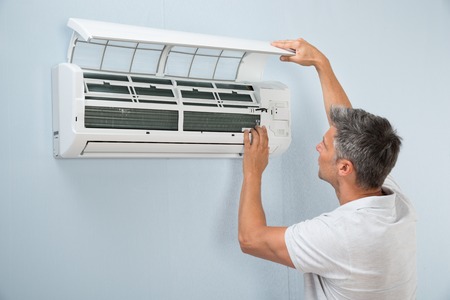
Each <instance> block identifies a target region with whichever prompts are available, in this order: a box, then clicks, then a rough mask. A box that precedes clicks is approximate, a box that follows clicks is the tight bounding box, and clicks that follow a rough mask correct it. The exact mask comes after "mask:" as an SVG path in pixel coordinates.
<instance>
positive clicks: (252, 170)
mask: <svg viewBox="0 0 450 300" xmlns="http://www.w3.org/2000/svg"><path fill="white" fill-rule="evenodd" d="M250 133H251V134H252V138H251V140H250ZM250 133H249V131H248V130H246V131H245V132H244V159H243V160H244V161H243V168H244V177H249V176H256V177H258V178H260V177H261V176H262V173H263V172H264V170H265V168H266V166H267V164H268V163H269V138H268V136H267V129H266V127H264V126H263V127H259V126H257V127H256V128H255V129H252V130H251V131H250Z"/></svg>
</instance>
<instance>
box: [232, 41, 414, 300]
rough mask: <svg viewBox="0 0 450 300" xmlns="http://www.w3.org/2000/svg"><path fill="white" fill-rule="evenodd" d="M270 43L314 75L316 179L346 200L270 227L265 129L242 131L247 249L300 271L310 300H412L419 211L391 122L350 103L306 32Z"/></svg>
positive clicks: (242, 227)
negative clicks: (318, 96) (318, 121)
mask: <svg viewBox="0 0 450 300" xmlns="http://www.w3.org/2000/svg"><path fill="white" fill-rule="evenodd" d="M273 45H274V46H276V47H279V48H283V49H290V50H295V55H294V56H282V57H281V60H282V61H290V62H294V63H297V64H300V65H302V66H314V67H315V68H316V70H317V72H318V75H319V79H320V83H321V87H322V92H323V100H324V105H325V111H326V113H327V118H328V122H329V125H330V128H329V130H328V131H327V132H326V133H325V135H324V136H323V140H322V141H321V142H320V143H319V144H318V145H317V147H316V149H317V151H318V152H319V177H320V178H321V179H322V180H325V181H327V182H328V183H330V184H331V185H332V186H333V188H334V189H335V191H336V196H337V198H338V200H339V203H340V206H339V207H338V208H337V209H335V210H334V211H332V212H330V213H325V214H322V215H320V216H318V217H316V218H314V219H312V220H307V221H304V222H300V223H298V224H295V225H293V226H290V227H269V226H267V224H266V220H265V215H264V210H263V207H262V204H261V179H262V174H263V172H264V169H265V167H266V166H267V164H268V157H269V151H268V136H267V129H266V128H264V127H256V128H255V129H252V130H251V131H250V132H248V131H246V132H245V133H244V148H245V152H244V158H243V173H244V179H243V184H242V191H241V200H240V205H239V242H240V245H241V249H242V251H243V252H245V253H247V254H251V255H254V256H257V257H260V258H264V259H267V260H271V261H274V262H277V263H280V264H283V265H286V266H289V267H292V268H296V269H298V270H299V271H302V272H303V273H304V280H305V298H306V299H365V300H367V299H396V300H398V299H415V295H416V257H415V256H416V237H415V223H416V217H415V212H414V209H413V207H412V205H411V203H410V202H409V201H408V200H407V199H406V197H405V196H404V195H403V194H402V193H401V191H400V190H399V188H398V186H397V185H396V184H395V183H394V182H393V180H392V178H391V177H390V176H389V173H390V171H391V170H392V168H393V167H394V165H395V163H396V160H397V156H398V153H399V150H400V145H401V140H400V138H399V137H398V136H397V134H396V132H395V130H394V129H393V128H392V127H391V125H390V124H389V122H388V121H387V120H386V119H384V118H381V117H377V116H374V115H372V114H369V113H367V112H365V111H363V110H360V109H353V108H352V106H351V103H350V101H349V99H348V98H347V95H346V94H345V92H344V90H343V88H342V87H341V85H340V84H339V82H338V80H337V78H336V77H335V75H334V72H333V70H332V68H331V65H330V63H329V61H328V59H327V58H326V57H325V56H324V55H323V54H322V53H321V52H320V51H319V50H318V49H317V48H315V47H314V46H312V45H311V44H309V43H308V42H306V41H305V40H303V39H298V40H289V41H278V42H274V43H273ZM250 133H251V139H250Z"/></svg>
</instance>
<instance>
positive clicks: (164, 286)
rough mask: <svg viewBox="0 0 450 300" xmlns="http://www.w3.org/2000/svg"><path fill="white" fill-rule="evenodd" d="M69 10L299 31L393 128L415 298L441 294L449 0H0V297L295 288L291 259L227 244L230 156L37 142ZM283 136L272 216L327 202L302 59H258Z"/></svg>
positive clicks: (315, 101) (271, 174) (299, 215)
mask: <svg viewBox="0 0 450 300" xmlns="http://www.w3.org/2000/svg"><path fill="white" fill-rule="evenodd" d="M69 17H78V18H88V19H97V20H103V21H112V22H118V23H125V24H134V25H142V26H149V27H158V28H166V29H174V30H184V31H191V32H199V33H208V34H217V35H228V36H233V37H242V38H251V39H260V40H268V41H270V40H274V39H281V38H296V37H298V36H303V37H304V38H306V39H307V40H309V41H310V42H312V43H314V44H315V45H317V46H318V47H319V48H320V49H322V50H323V52H325V53H326V54H327V55H328V57H329V58H330V60H331V61H332V63H333V66H334V69H335V71H336V73H337V75H338V77H339V78H340V80H341V83H342V84H343V85H344V87H345V89H346V90H347V92H348V94H349V96H350V98H351V99H352V101H353V103H354V105H355V106H357V107H362V108H365V109H367V110H369V111H371V112H374V113H377V114H381V115H383V116H386V117H388V118H389V119H390V120H391V121H392V123H393V124H394V125H395V126H396V127H397V128H398V131H399V133H400V134H401V135H402V136H403V138H404V147H403V150H402V153H401V156H400V160H399V162H398V166H397V167H396V169H395V171H394V175H395V176H396V178H397V180H398V182H399V183H400V184H401V185H402V186H403V188H404V190H405V192H406V193H407V194H409V195H410V197H411V199H412V201H413V203H414V204H415V206H416V208H417V210H418V214H419V218H420V220H419V223H418V266H419V291H418V296H419V297H418V298H419V299H448V298H450V280H449V279H448V278H449V277H448V271H449V270H450V239H449V238H448V230H449V229H450V218H449V217H448V214H449V211H450V190H449V189H448V185H449V183H450V134H449V129H450V117H449V112H450V1H449V0H429V1H419V0H415V1H406V0H401V1H390V0H382V1H357V0H352V1H324V0H319V1H312V0H303V1H299V0H296V1H293V0H284V1H269V0H266V1H261V0H259V1H256V0H251V1H235V0H228V1H224V0H223V1H214V0H213V1H204V0H194V1H174V0H161V1H152V0H146V1H144V0H128V1H111V0H108V1H106V0H101V1H87V0H78V1H61V0H48V1H34V0H33V1H24V0H0V41H1V46H0V74H1V77H0V91H1V97H0V99H1V101H2V104H1V106H2V108H1V117H0V125H1V126H0V135H1V137H2V143H1V145H2V146H1V147H0V164H1V175H0V198H1V200H0V299H8V300H9V299H299V298H301V294H302V289H303V287H302V281H301V280H302V279H301V276H300V275H298V274H297V273H296V272H295V271H288V270H287V268H285V267H282V266H278V265H275V264H272V263H270V262H265V261H262V260H258V259H255V258H251V257H249V256H246V255H244V254H242V253H241V252H240V250H239V245H238V243H237V239H236V235H237V234H236V231H237V207H238V198H239V190H240V182H241V178H242V177H241V162H240V160H231V159H201V160H195V159H103V160H102V159H98V160H97V159H90V160H81V159H80V160H76V159H75V160H55V159H54V158H53V157H52V133H51V131H52V129H51V123H52V120H51V93H50V92H51V85H50V68H51V67H52V66H53V65H55V64H57V63H60V62H63V61H65V57H66V51H67V47H68V42H69V38H70V34H71V31H70V30H69V29H68V28H67V27H66V26H65V24H66V22H67V20H68V18H69ZM265 79H268V80H278V81H281V82H284V83H286V84H288V85H289V86H290V87H291V90H292V108H293V125H294V129H293V143H292V146H291V148H290V149H289V150H288V152H287V153H286V154H285V155H283V156H282V157H280V158H275V159H273V160H271V162H270V165H269V167H268V169H267V172H266V173H265V177H264V187H263V193H264V204H265V207H266V214H267V218H268V221H269V223H270V224H272V225H290V224H292V223H294V222H298V221H300V220H303V219H305V218H310V217H314V216H315V215H317V214H319V213H322V212H324V211H328V210H331V209H333V208H334V207H336V206H337V201H336V200H335V196H334V194H333V191H332V190H331V188H330V187H329V186H327V184H325V183H323V182H321V181H319V180H318V179H317V176H316V174H317V154H316V152H315V149H314V146H315V145H316V143H317V142H318V141H319V140H320V139H321V137H322V134H323V132H324V131H325V130H326V123H325V114H324V112H323V109H322V102H321V93H320V85H319V82H318V79H317V76H316V74H315V72H314V70H313V69H310V68H300V67H297V66H294V65H287V64H282V63H280V62H279V61H278V60H277V59H276V58H272V59H271V60H270V61H269V62H268V64H267V68H266V72H265Z"/></svg>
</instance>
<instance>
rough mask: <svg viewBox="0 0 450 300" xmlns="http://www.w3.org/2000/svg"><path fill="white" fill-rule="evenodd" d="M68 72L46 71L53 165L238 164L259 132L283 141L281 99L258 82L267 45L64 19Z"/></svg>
mask: <svg viewBox="0 0 450 300" xmlns="http://www.w3.org/2000/svg"><path fill="white" fill-rule="evenodd" d="M68 26H69V27H70V28H71V29H73V31H74V32H73V35H72V39H71V41H70V46H69V51H68V62H67V63H61V64H59V65H57V66H55V67H54V68H53V69H52V93H53V95H52V97H53V139H54V156H55V157H57V158H75V157H239V156H241V155H242V153H243V130H244V129H247V128H252V127H255V126H256V125H261V126H262V125H264V126H266V127H267V129H268V134H269V142H270V145H269V146H270V153H271V154H279V153H282V152H283V151H285V150H286V149H287V148H288V146H289V144H290V141H291V121H290V103H289V101H290V93H289V90H288V88H287V87H286V86H285V85H284V84H282V83H279V82H261V81H260V80H261V77H262V72H263V68H264V64H265V61H266V59H267V56H268V55H290V54H291V53H290V52H288V51H284V50H281V49H277V48H275V47H272V46H270V44H269V43H266V42H260V41H249V40H242V39H234V38H228V37H218V36H210V35H203V34H193V33H186V32H176V31H168V30H159V29H152V28H145V27H137V26H129V25H122V24H114V23H106V22H99V21H92V20H82V19H69V22H68Z"/></svg>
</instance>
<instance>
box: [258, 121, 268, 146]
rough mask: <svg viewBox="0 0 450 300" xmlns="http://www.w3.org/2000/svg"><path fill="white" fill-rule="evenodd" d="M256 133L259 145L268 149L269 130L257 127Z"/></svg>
mask: <svg viewBox="0 0 450 300" xmlns="http://www.w3.org/2000/svg"><path fill="white" fill-rule="evenodd" d="M256 131H257V132H258V143H259V146H261V147H262V148H266V147H268V146H269V138H268V137H267V129H266V127H265V126H263V127H259V126H257V127H256Z"/></svg>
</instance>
